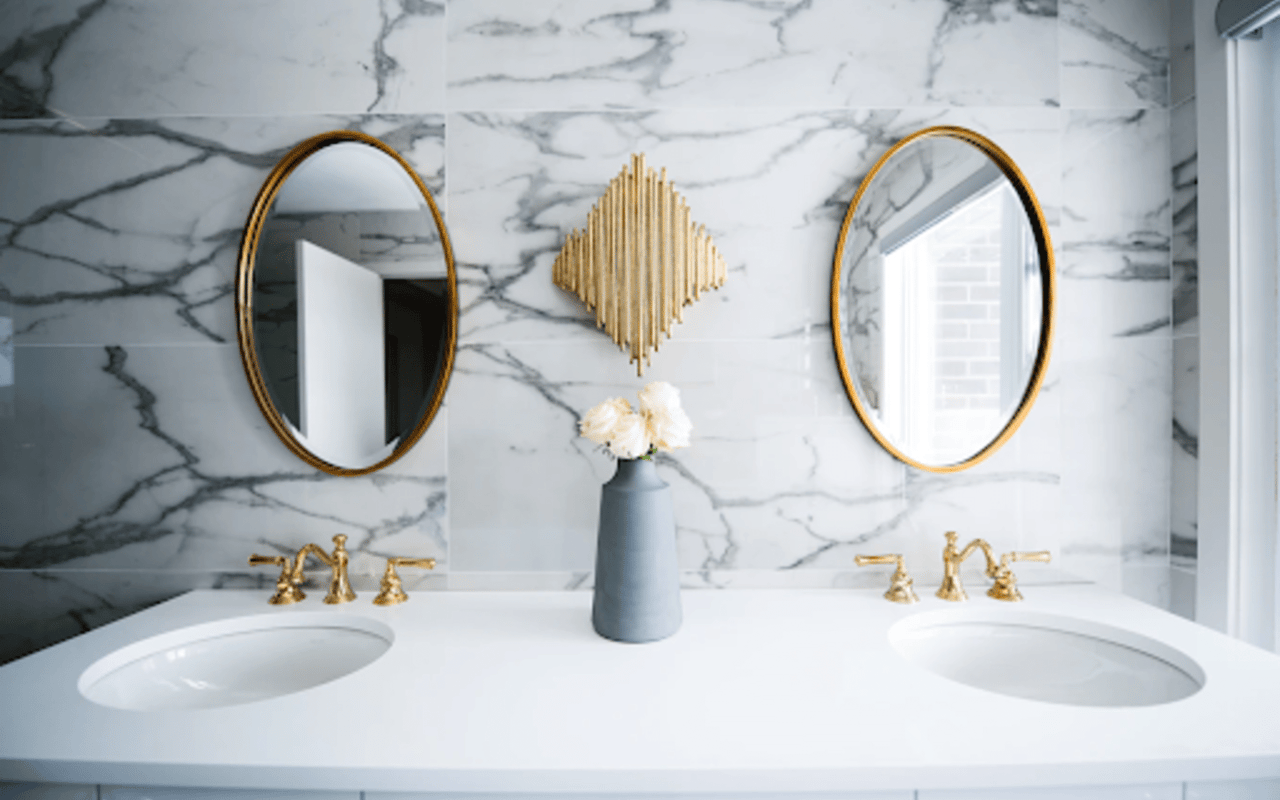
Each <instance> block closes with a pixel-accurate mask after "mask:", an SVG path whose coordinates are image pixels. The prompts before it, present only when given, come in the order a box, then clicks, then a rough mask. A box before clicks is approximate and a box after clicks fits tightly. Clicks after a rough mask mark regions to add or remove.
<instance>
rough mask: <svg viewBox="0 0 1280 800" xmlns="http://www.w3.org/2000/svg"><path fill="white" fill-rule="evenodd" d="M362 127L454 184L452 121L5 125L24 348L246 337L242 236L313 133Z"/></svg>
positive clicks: (7, 299)
mask: <svg viewBox="0 0 1280 800" xmlns="http://www.w3.org/2000/svg"><path fill="white" fill-rule="evenodd" d="M340 128H355V129H357V130H363V131H365V132H367V133H370V134H372V135H374V136H378V137H380V138H383V139H384V140H385V141H386V142H387V143H388V144H390V145H391V146H392V147H394V148H396V149H397V150H398V151H400V152H401V153H402V154H403V155H404V156H405V158H406V159H407V160H408V161H410V163H412V164H413V165H414V166H415V168H416V169H417V170H418V171H419V172H420V173H421V174H422V176H423V179H424V181H425V182H426V183H427V185H428V187H429V188H431V189H432V190H433V191H436V192H438V191H440V190H441V189H442V188H443V167H444V124H443V118H441V117H439V116H414V117H363V118H352V117H293V118H266V119H212V118H189V119H177V120H166V121H163V122H159V121H149V120H99V121H95V122H77V123H74V124H73V123H71V122H65V121H62V122H7V123H3V124H0V174H4V175H5V176H6V180H12V181H14V182H15V184H16V185H22V186H24V187H28V189H27V190H26V191H21V192H4V193H3V194H2V195H0V231H2V232H3V233H4V234H5V238H4V239H0V302H4V303H7V304H8V306H9V307H10V308H11V309H12V316H13V320H14V326H15V331H16V342H17V343H18V344H62V343H66V344H84V343H94V342H100V343H113V344H132V343H146V344H172V343H188V342H234V341H235V314H234V279H235V268H236V258H237V253H238V250H239V247H240V237H241V231H242V229H243V227H244V224H245V220H246V219H247V217H248V214H249V209H250V208H251V206H252V204H253V199H254V197H255V196H256V195H257V192H258V189H259V187H260V185H261V183H262V181H263V180H264V179H265V178H266V177H267V175H268V173H269V172H270V170H271V168H272V167H273V166H274V165H275V163H276V161H278V160H279V159H280V157H281V156H283V155H284V154H285V152H287V151H288V150H289V149H290V148H292V147H293V146H294V145H295V144H297V143H298V142H300V141H302V140H303V139H305V138H307V137H309V136H313V135H315V134H317V133H321V132H324V131H328V130H334V129H340Z"/></svg>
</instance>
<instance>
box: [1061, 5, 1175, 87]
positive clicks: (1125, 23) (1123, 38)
mask: <svg viewBox="0 0 1280 800" xmlns="http://www.w3.org/2000/svg"><path fill="white" fill-rule="evenodd" d="M1058 13H1059V14H1060V17H1061V25H1060V30H1061V40H1060V44H1059V47H1060V48H1061V56H1062V105H1063V106H1064V107H1065V108H1163V107H1165V106H1167V105H1168V103H1169V0H1149V1H1148V2H1141V3H1134V2H1130V1H1129V0H1060V2H1059V5H1058Z"/></svg>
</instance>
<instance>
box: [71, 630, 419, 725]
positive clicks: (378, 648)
mask: <svg viewBox="0 0 1280 800" xmlns="http://www.w3.org/2000/svg"><path fill="white" fill-rule="evenodd" d="M393 639H394V635H393V634H392V632H391V629H390V628H388V627H387V626H386V625H383V624H382V623H379V622H376V621H374V620H371V619H365V618H363V617H357V616H349V615H339V614H333V613H324V612H302V613H290V614H282V615H276V614H263V615H258V616H251V617H237V618H234V619H228V620H223V621H220V622H212V623H207V624H204V625H193V626H191V627H188V628H181V629H179V630H176V631H171V632H169V633H165V634H161V635H159V636H153V637H151V638H148V639H144V640H142V641H140V642H135V643H133V644H131V645H128V646H126V647H122V648H120V649H119V650H116V651H115V652H113V653H111V654H110V655H107V656H104V657H103V658H101V659H99V660H98V661H96V662H94V663H93V665H91V666H90V667H89V668H88V669H86V670H85V671H84V672H83V673H82V674H81V675H80V681H79V689H80V693H81V694H82V695H84V696H85V697H86V698H88V699H89V700H92V701H93V702H95V703H98V704H99V705H103V706H109V707H111V708H120V709H125V710H130V711H173V710H184V709H197V708H219V707H222V706H235V705H241V704H244V703H253V702H256V701H259V700H266V699H269V698H272V697H280V696H283V695H287V694H293V693H294V692H300V691H303V690H304V689H311V688H313V687H316V686H320V685H321V684H324V683H328V682H330V681H333V680H337V679H338V678H341V677H343V676H344V675H349V674H351V673H353V672H355V671H356V670H358V669H361V668H363V667H366V666H368V665H369V664H371V663H373V662H374V661H376V660H377V659H378V658H379V657H381V656H382V655H383V654H384V653H385V652H387V650H388V649H389V648H390V647H391V643H392V641H393Z"/></svg>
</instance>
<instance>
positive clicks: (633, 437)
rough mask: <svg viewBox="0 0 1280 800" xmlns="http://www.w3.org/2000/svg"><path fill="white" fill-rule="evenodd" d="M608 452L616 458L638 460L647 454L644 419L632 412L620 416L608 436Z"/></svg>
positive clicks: (647, 433) (646, 429) (646, 428)
mask: <svg viewBox="0 0 1280 800" xmlns="http://www.w3.org/2000/svg"><path fill="white" fill-rule="evenodd" d="M609 450H610V451H612V453H613V454H614V455H615V456H617V457H618V458H639V457H640V456H642V455H644V454H645V453H647V452H649V431H648V426H647V425H646V424H645V418H644V417H643V416H641V415H640V414H636V413H634V412H631V413H628V414H624V415H623V416H621V417H620V418H619V419H618V423H617V424H616V425H615V426H614V428H613V431H612V432H611V433H610V434H609Z"/></svg>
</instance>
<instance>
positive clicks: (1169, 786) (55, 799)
mask: <svg viewBox="0 0 1280 800" xmlns="http://www.w3.org/2000/svg"><path fill="white" fill-rule="evenodd" d="M460 797H465V798H466V800H521V798H523V800H610V798H611V797H613V795H605V794H577V793H575V794H572V795H550V794H545V793H540V794H532V795H516V794H507V795H498V794H490V793H484V794H468V795H465V796H460V795H457V794H454V793H446V794H438V793H430V792H305V791H289V790H271V789H266V790H254V789H196V788H183V787H139V786H95V785H92V784H58V783H0V800H459V798H460ZM622 797H623V798H625V800H804V796H803V795H796V794H791V793H787V794H754V793H752V794H721V793H715V794H699V795H685V796H684V798H681V796H680V795H678V794H643V795H641V794H625V795H623V796H622ZM1277 798H1280V779H1277V780H1256V781H1216V782H1197V783H1185V784H1184V783H1162V784H1144V785H1134V786H1066V787H1057V788H1044V787H1039V788H1021V789H923V790H920V791H915V790H911V789H903V790H899V791H883V792H853V793H847V792H841V793H838V794H832V793H822V794H820V795H816V796H815V797H814V800H1277Z"/></svg>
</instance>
